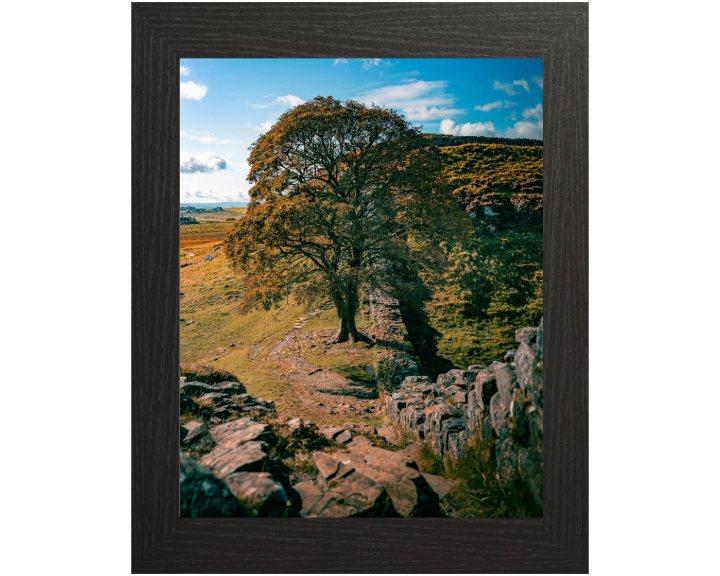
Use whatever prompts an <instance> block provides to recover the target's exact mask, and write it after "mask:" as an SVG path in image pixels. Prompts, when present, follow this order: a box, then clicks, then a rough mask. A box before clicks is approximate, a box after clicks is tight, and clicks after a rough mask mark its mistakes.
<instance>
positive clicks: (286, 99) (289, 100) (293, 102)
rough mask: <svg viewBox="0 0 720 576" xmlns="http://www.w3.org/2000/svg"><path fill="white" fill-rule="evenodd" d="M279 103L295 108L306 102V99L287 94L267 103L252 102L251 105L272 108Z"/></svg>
mask: <svg viewBox="0 0 720 576" xmlns="http://www.w3.org/2000/svg"><path fill="white" fill-rule="evenodd" d="M277 104H286V105H288V106H290V107H291V108H294V107H295V106H299V105H300V104H305V100H303V99H302V98H300V97H298V96H293V95H292V94H288V95H287V96H278V97H277V98H275V100H273V101H272V102H268V103H267V104H250V106H252V107H253V108H272V107H273V106H276V105H277Z"/></svg>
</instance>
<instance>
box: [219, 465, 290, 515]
mask: <svg viewBox="0 0 720 576" xmlns="http://www.w3.org/2000/svg"><path fill="white" fill-rule="evenodd" d="M225 484H226V485H227V487H228V489H229V490H230V492H232V493H233V495H234V496H235V497H236V498H237V499H238V500H240V502H242V504H243V506H245V509H246V510H247V511H248V512H249V513H250V515H251V516H259V517H262V518H282V517H285V516H287V515H288V511H287V502H288V497H287V494H286V493H285V490H284V488H283V487H282V484H280V483H279V482H277V481H275V480H273V478H272V476H271V475H270V474H268V473H267V472H236V473H235V474H230V475H229V476H227V477H226V478H225Z"/></svg>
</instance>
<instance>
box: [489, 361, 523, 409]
mask: <svg viewBox="0 0 720 576" xmlns="http://www.w3.org/2000/svg"><path fill="white" fill-rule="evenodd" d="M495 380H496V382H497V389H498V392H499V393H500V396H501V397H502V400H503V403H504V404H505V406H508V407H509V406H510V403H511V402H512V397H513V390H514V389H515V388H519V387H520V385H519V384H518V381H517V378H516V377H515V370H513V369H512V368H511V367H510V366H507V365H505V366H503V367H502V368H498V369H497V370H496V371H495Z"/></svg>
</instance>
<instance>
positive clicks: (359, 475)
mask: <svg viewBox="0 0 720 576" xmlns="http://www.w3.org/2000/svg"><path fill="white" fill-rule="evenodd" d="M181 387H182V390H183V392H184V393H185V394H183V396H184V397H185V398H187V399H188V401H189V402H190V403H191V404H193V405H197V403H199V404H200V405H201V406H202V407H203V409H204V410H213V413H214V416H212V417H210V419H209V422H207V421H206V422H200V421H198V420H190V421H189V422H185V423H183V424H181V426H180V438H181V449H182V450H186V451H189V452H190V453H192V454H193V455H194V456H196V457H197V458H199V461H197V462H196V461H195V460H194V459H193V458H191V457H190V455H189V454H187V453H183V454H181V468H182V474H181V478H182V483H181V493H182V494H181V499H182V501H183V507H182V515H183V516H196V517H197V516H251V517H286V516H306V517H317V518H347V517H387V516H395V517H398V516H402V517H418V516H434V515H440V512H439V502H440V500H441V498H443V497H445V496H446V495H447V492H448V487H447V483H446V482H445V483H444V482H443V481H442V479H438V478H436V477H428V476H426V475H424V474H421V473H420V472H419V471H418V464H417V461H416V460H417V453H418V448H419V444H418V446H415V447H414V448H413V447H412V446H411V447H408V448H405V449H403V450H396V451H393V450H386V449H384V448H381V447H379V446H377V445H376V443H381V444H383V443H384V442H385V440H384V438H383V437H382V436H380V435H379V434H378V430H377V429H376V428H375V427H374V426H370V425H368V424H358V423H353V422H347V423H345V424H344V425H342V426H331V425H328V426H323V427H322V428H319V429H318V428H317V426H315V425H314V424H313V423H312V422H306V421H303V420H302V419H300V418H295V419H288V418H284V419H278V417H277V415H273V416H267V415H266V413H265V412H262V411H260V412H257V411H256V412H254V414H253V415H252V416H244V415H243V414H237V413H235V412H234V411H233V412H231V411H229V410H227V407H228V406H229V405H240V404H243V405H246V406H255V405H258V403H259V401H258V400H257V399H254V398H248V399H247V400H246V401H245V402H242V403H241V402H240V401H239V396H248V395H247V393H246V392H245V391H244V390H245V389H244V387H243V386H242V385H241V384H237V383H234V387H232V389H230V388H231V387H230V386H229V385H228V386H223V385H222V384H221V385H216V386H210V385H207V384H202V383H199V384H198V383H196V382H192V383H187V384H185V383H182V384H181ZM226 390H227V391H226ZM238 393H239V394H238ZM190 394H192V395H193V396H190ZM223 409H224V410H225V411H224V412H223ZM206 416H207V415H206ZM259 419H264V420H265V421H259ZM279 421H282V424H281V425H278V424H277V423H278V422H279ZM272 423H275V424H272ZM271 424H272V425H271ZM385 432H387V431H385ZM281 437H282V438H281ZM307 438H310V439H311V444H310V445H313V446H317V445H318V439H320V440H321V442H320V445H323V443H324V445H325V446H327V447H329V448H331V449H330V450H329V451H323V450H317V449H316V450H315V451H313V452H312V453H311V455H310V461H311V463H312V471H309V470H308V464H309V463H308V462H306V464H305V467H304V472H303V473H302V474H300V475H299V476H300V477H299V478H298V477H297V476H296V477H295V480H294V481H293V482H294V484H293V482H290V481H289V480H290V479H289V477H288V476H287V474H286V472H284V471H286V470H287V464H286V463H287V462H288V461H289V460H287V455H285V456H282V455H281V454H282V453H277V452H276V451H275V449H282V447H283V446H287V445H288V443H295V444H294V445H296V446H300V445H302V443H303V441H304V440H305V439H307ZM281 439H282V441H280V440H281ZM383 445H385V446H387V444H383ZM298 454H299V453H296V458H297V457H298ZM300 456H301V457H302V455H300ZM298 480H299V481H298ZM436 488H437V490H438V491H439V492H440V493H438V492H436Z"/></svg>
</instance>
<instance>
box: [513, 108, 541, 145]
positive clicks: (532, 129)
mask: <svg viewBox="0 0 720 576" xmlns="http://www.w3.org/2000/svg"><path fill="white" fill-rule="evenodd" d="M522 115H523V118H525V120H520V121H519V122H515V125H514V126H513V127H512V128H508V129H507V130H506V131H505V136H507V137H508V138H533V139H536V140H542V137H543V107H542V104H538V105H537V106H535V107H534V108H526V109H525V110H523V112H522ZM533 120H534V121H533Z"/></svg>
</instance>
